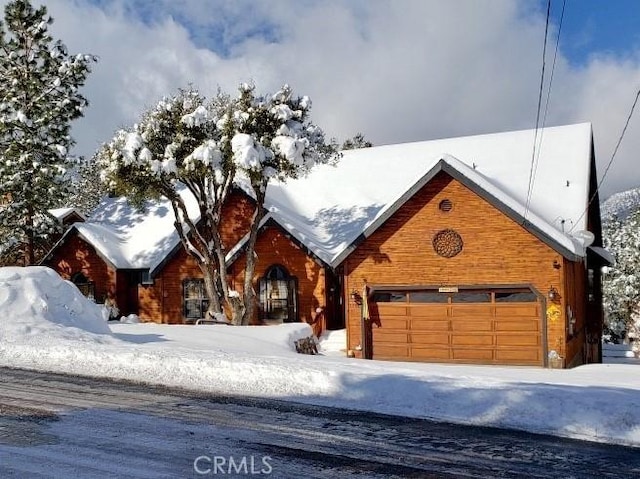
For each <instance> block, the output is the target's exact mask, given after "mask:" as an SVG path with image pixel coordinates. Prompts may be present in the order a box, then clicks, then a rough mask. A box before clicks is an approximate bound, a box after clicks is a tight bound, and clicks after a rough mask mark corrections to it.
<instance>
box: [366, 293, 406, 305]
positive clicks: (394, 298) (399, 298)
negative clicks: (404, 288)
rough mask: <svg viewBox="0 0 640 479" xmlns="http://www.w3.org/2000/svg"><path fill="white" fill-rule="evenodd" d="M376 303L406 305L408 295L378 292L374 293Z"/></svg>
mask: <svg viewBox="0 0 640 479" xmlns="http://www.w3.org/2000/svg"><path fill="white" fill-rule="evenodd" d="M373 301H375V302H376V303H406V302H407V294H406V293H403V292H401V291H376V292H375V293H373Z"/></svg>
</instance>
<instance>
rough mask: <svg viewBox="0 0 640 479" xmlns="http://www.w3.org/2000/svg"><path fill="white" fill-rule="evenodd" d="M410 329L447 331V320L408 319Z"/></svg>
mask: <svg viewBox="0 0 640 479" xmlns="http://www.w3.org/2000/svg"><path fill="white" fill-rule="evenodd" d="M409 324H410V328H411V330H416V331H422V330H426V331H449V320H447V319H445V320H440V321H438V320H431V319H416V318H412V319H411V320H409Z"/></svg>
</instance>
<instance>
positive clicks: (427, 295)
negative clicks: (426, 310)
mask: <svg viewBox="0 0 640 479" xmlns="http://www.w3.org/2000/svg"><path fill="white" fill-rule="evenodd" d="M409 301H411V302H412V303H448V302H449V295H448V294H445V293H440V292H438V291H435V290H431V291H412V292H411V293H409Z"/></svg>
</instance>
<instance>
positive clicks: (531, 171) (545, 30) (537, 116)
mask: <svg viewBox="0 0 640 479" xmlns="http://www.w3.org/2000/svg"><path fill="white" fill-rule="evenodd" d="M550 13H551V0H547V19H546V23H545V27H544V44H543V47H542V74H541V75H540V91H539V92H538V111H537V113H536V129H535V133H534V136H533V151H532V152H531V168H530V169H529V186H528V188H527V201H526V203H525V208H524V216H523V220H524V221H526V220H527V214H528V213H529V204H530V202H531V192H532V189H533V183H532V180H533V168H534V164H535V160H536V143H537V142H538V129H539V126H540V109H541V107H542V92H543V91H544V69H545V65H546V60H545V57H546V56H547V37H548V34H549V15H550Z"/></svg>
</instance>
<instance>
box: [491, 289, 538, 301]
mask: <svg viewBox="0 0 640 479" xmlns="http://www.w3.org/2000/svg"><path fill="white" fill-rule="evenodd" d="M537 300H538V298H536V295H535V294H533V293H532V292H531V291H511V292H508V291H507V292H496V303H535V302H536V301H537Z"/></svg>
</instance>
